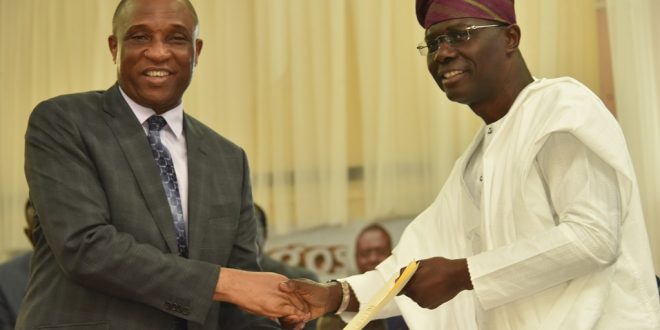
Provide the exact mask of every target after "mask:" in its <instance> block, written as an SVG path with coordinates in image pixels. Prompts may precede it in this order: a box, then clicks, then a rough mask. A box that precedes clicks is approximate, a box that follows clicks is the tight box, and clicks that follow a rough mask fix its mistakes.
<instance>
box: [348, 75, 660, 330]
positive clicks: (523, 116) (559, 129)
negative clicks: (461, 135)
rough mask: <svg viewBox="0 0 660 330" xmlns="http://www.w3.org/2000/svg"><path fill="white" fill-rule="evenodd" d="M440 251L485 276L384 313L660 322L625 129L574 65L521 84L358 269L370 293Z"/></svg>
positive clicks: (424, 324) (462, 322) (478, 324)
mask: <svg viewBox="0 0 660 330" xmlns="http://www.w3.org/2000/svg"><path fill="white" fill-rule="evenodd" d="M489 129H491V130H493V131H491V132H490V134H489V132H488V131H489ZM484 136H486V138H484ZM475 151H476V153H475ZM468 165H469V166H468ZM477 175H478V179H475V178H476V177H477ZM477 180H478V183H477ZM435 256H443V257H446V258H467V260H468V267H469V270H470V276H471V279H472V283H473V286H474V290H471V291H464V292H462V293H460V294H459V295H458V296H456V297H455V298H454V299H453V300H451V301H449V302H447V303H445V304H443V305H441V306H440V307H438V308H436V309H434V310H428V309H423V308H421V307H419V306H418V305H417V304H416V303H415V302H413V301H412V300H411V299H409V298H408V297H405V296H399V297H396V298H395V299H394V301H393V302H392V303H390V304H388V305H387V306H386V307H385V308H384V309H383V310H382V311H381V313H380V314H379V317H389V316H392V315H397V314H401V315H403V317H404V319H405V320H406V323H407V324H408V325H409V326H410V328H411V329H660V299H658V296H657V288H656V286H655V280H654V269H653V263H652V259H651V253H650V247H649V243H648V236H647V232H646V227H645V224H644V219H643V215H642V209H641V203H640V198H639V193H638V189H637V181H636V178H635V174H634V171H633V167H632V163H631V160H630V156H629V153H628V150H627V147H626V142H625V139H624V137H623V133H622V132H621V129H620V127H619V125H618V123H617V122H616V120H615V119H614V117H613V116H612V115H611V114H610V113H609V111H608V110H607V109H606V108H605V106H604V105H603V104H602V102H601V101H600V99H598V97H597V96H595V95H594V94H593V93H592V92H591V91H590V90H589V89H588V88H586V87H585V86H583V85H582V84H580V83H579V82H577V81H575V80H574V79H571V78H558V79H540V80H536V81H535V82H533V83H531V84H530V85H529V86H527V87H526V88H525V89H523V91H521V93H520V94H519V95H518V97H517V98H516V101H515V102H514V104H513V105H512V107H511V109H510V110H509V113H508V114H507V115H506V116H505V117H503V118H502V119H500V120H499V121H498V122H497V123H495V124H491V126H488V127H482V129H481V130H480V132H479V134H477V136H476V138H475V139H474V141H473V142H472V144H471V145H470V147H468V149H467V150H466V152H465V153H464V154H463V155H462V156H461V157H460V158H459V159H458V160H457V161H456V164H455V166H454V168H453V170H452V172H451V174H450V175H449V177H448V179H447V181H446V182H445V185H444V187H443V188H442V190H441V191H440V193H439V195H438V196H437V198H436V200H435V201H434V202H433V204H431V206H429V207H428V208H427V209H426V210H425V211H424V212H422V213H421V214H420V215H419V216H418V217H417V218H416V219H415V220H414V221H413V222H411V223H410V225H409V226H408V227H407V228H406V229H405V231H404V233H403V234H402V236H401V239H400V241H399V244H398V245H397V247H396V248H395V249H394V251H393V253H392V256H391V257H389V258H388V259H386V260H385V261H383V263H381V264H380V265H379V266H378V267H377V269H376V270H374V271H371V272H368V273H365V274H362V275H356V276H352V277H349V278H347V279H346V280H347V281H348V282H349V284H350V285H351V287H352V288H353V291H354V292H355V294H356V297H357V298H358V300H359V301H361V302H366V301H368V300H369V298H370V297H371V296H372V295H373V294H374V293H375V292H376V291H377V290H378V289H379V288H380V287H381V286H382V285H383V284H384V283H385V281H386V280H387V279H389V278H390V277H391V276H392V275H393V274H394V273H396V272H398V270H399V269H400V268H401V267H404V266H405V265H406V264H408V263H409V262H410V261H411V260H413V259H416V260H420V259H425V258H430V257H435ZM352 314H353V313H343V314H342V317H343V318H344V319H346V320H348V319H350V317H351V315H352Z"/></svg>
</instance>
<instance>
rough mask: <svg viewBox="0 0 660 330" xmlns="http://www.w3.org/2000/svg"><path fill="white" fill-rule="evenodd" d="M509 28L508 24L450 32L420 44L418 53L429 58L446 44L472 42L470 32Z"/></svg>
mask: <svg viewBox="0 0 660 330" xmlns="http://www.w3.org/2000/svg"><path fill="white" fill-rule="evenodd" d="M505 26H509V25H508V24H490V25H471V26H468V27H466V28H464V29H457V30H449V31H447V33H445V34H441V35H439V36H437V37H436V38H435V39H433V40H431V41H429V42H420V43H419V44H418V45H417V51H419V54H420V55H422V56H427V55H429V54H433V53H435V52H436V51H438V48H440V45H441V44H442V43H443V42H444V43H447V44H448V45H452V46H457V45H460V44H462V43H464V42H466V41H468V40H470V37H471V36H470V31H476V30H481V29H485V28H491V27H505Z"/></svg>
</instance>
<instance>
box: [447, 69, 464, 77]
mask: <svg viewBox="0 0 660 330" xmlns="http://www.w3.org/2000/svg"><path fill="white" fill-rule="evenodd" d="M461 73H463V71H460V70H456V71H449V72H447V73H445V74H444V76H443V77H445V79H449V78H451V77H454V76H456V75H459V74H461Z"/></svg>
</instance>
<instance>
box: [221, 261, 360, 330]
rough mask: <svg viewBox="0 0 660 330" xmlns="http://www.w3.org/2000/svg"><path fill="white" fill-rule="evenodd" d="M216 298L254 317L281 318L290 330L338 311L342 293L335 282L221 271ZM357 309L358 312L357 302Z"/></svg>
mask: <svg viewBox="0 0 660 330" xmlns="http://www.w3.org/2000/svg"><path fill="white" fill-rule="evenodd" d="M213 299H214V300H216V301H226V302H230V303H232V304H235V305H237V306H238V307H240V308H241V309H243V310H245V311H248V312H250V313H253V314H257V315H263V316H266V317H269V318H271V319H275V318H279V320H280V322H281V323H282V325H284V326H285V327H286V328H288V329H302V328H303V327H304V325H305V323H307V322H308V321H310V320H312V319H315V318H318V317H319V316H321V315H323V314H326V313H329V312H334V311H336V310H337V308H338V307H339V304H340V303H341V299H342V291H341V286H340V285H339V284H338V283H334V282H333V283H330V284H323V283H317V282H314V281H311V280H306V279H288V278H287V277H285V276H283V275H280V274H276V273H267V272H250V271H243V270H238V269H232V268H222V269H221V271H220V281H218V284H217V286H216V290H215V293H214V295H213ZM355 307H356V310H357V300H355Z"/></svg>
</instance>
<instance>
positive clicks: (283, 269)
mask: <svg viewBox="0 0 660 330" xmlns="http://www.w3.org/2000/svg"><path fill="white" fill-rule="evenodd" d="M254 216H255V217H256V218H257V249H258V252H259V264H260V265H261V269H262V270H263V271H264V272H273V273H278V274H282V275H284V276H286V277H288V278H306V279H310V280H312V281H316V282H318V280H319V277H318V276H317V275H316V274H315V273H314V272H313V271H311V270H309V269H306V268H302V267H296V266H291V265H287V264H286V263H284V262H281V261H279V260H276V259H274V258H273V257H271V256H269V255H268V254H266V253H265V251H264V246H265V245H266V239H267V238H268V222H267V217H266V213H265V212H264V210H263V209H262V208H261V206H259V205H257V204H256V203H255V204H254Z"/></svg>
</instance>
